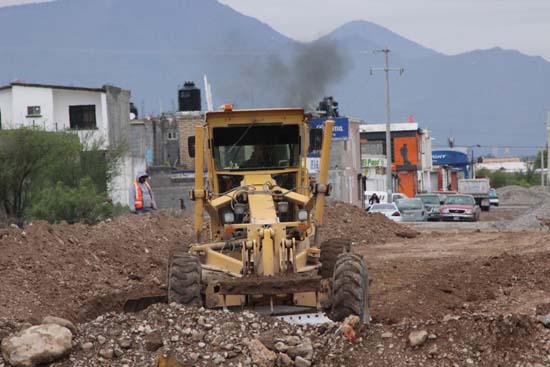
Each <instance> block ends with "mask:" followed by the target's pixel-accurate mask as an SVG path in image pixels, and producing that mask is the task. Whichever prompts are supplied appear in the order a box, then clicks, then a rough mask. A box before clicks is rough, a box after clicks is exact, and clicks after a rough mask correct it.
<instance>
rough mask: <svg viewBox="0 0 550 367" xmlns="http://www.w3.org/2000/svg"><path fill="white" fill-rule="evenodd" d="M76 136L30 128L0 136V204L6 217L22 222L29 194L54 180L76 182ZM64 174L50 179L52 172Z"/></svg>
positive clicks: (2, 132)
mask: <svg viewBox="0 0 550 367" xmlns="http://www.w3.org/2000/svg"><path fill="white" fill-rule="evenodd" d="M81 149H82V146H81V144H80V141H79V139H78V136H76V135H74V134H71V133H64V132H60V133H59V132H57V133H54V132H44V131H40V130H38V129H34V128H22V129H17V130H3V131H1V132H0V198H1V199H0V200H1V205H2V206H3V208H4V211H5V212H6V214H7V215H8V216H11V217H15V218H18V219H20V218H22V216H23V212H24V210H25V208H26V207H28V205H29V200H30V198H31V196H32V192H33V191H36V190H37V189H38V188H40V187H44V186H47V185H50V184H51V183H52V182H53V181H56V180H68V181H71V180H73V182H74V180H76V179H77V177H75V176H76V173H75V172H74V170H75V168H76V167H78V165H79V162H78V161H79V159H78V154H79V152H80V151H81ZM56 171H57V172H64V173H65V174H64V175H61V176H60V177H57V178H55V177H53V174H54V172H56Z"/></svg>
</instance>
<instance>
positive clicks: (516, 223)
mask: <svg viewBox="0 0 550 367" xmlns="http://www.w3.org/2000/svg"><path fill="white" fill-rule="evenodd" d="M497 191H498V194H499V200H500V204H501V205H527V206H531V208H529V209H527V210H526V211H525V212H524V213H523V214H521V215H520V216H519V217H517V218H516V219H514V220H512V221H511V222H509V223H502V224H501V226H502V227H504V228H506V229H515V230H518V229H543V230H546V229H549V228H550V191H548V190H547V189H546V188H543V187H540V186H535V187H531V188H525V187H519V186H506V187H502V188H500V189H498V190H497Z"/></svg>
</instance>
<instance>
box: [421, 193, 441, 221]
mask: <svg viewBox="0 0 550 367" xmlns="http://www.w3.org/2000/svg"><path fill="white" fill-rule="evenodd" d="M415 197H416V198H418V199H420V200H422V202H423V203H424V206H425V207H426V210H427V211H428V220H441V215H440V213H439V208H440V207H441V199H440V196H439V195H438V194H418V195H416V196H415Z"/></svg>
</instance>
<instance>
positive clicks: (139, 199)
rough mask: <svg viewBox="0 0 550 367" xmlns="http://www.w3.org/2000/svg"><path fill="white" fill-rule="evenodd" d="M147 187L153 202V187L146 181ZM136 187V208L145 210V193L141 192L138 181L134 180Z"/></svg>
mask: <svg viewBox="0 0 550 367" xmlns="http://www.w3.org/2000/svg"><path fill="white" fill-rule="evenodd" d="M145 186H146V187H147V190H149V195H151V202H152V201H153V191H152V190H151V186H149V183H148V182H147V181H145ZM134 187H135V188H136V197H135V198H134V207H135V208H136V209H141V208H143V192H142V191H141V186H139V183H138V182H137V180H134Z"/></svg>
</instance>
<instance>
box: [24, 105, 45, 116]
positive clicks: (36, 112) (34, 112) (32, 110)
mask: <svg viewBox="0 0 550 367" xmlns="http://www.w3.org/2000/svg"><path fill="white" fill-rule="evenodd" d="M40 116H42V114H41V113H40V106H27V117H40Z"/></svg>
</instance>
